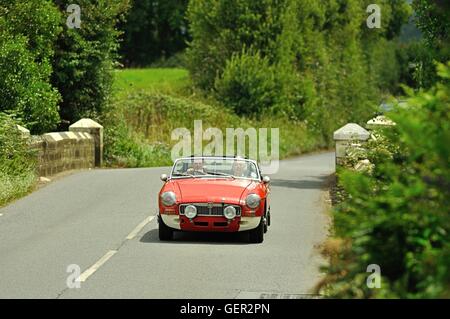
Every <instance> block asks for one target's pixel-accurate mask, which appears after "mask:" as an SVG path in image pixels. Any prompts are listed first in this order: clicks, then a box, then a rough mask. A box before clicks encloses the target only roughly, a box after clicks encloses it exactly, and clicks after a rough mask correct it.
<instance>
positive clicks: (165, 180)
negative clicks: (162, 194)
mask: <svg viewBox="0 0 450 319" xmlns="http://www.w3.org/2000/svg"><path fill="white" fill-rule="evenodd" d="M160 178H161V180H162V181H163V182H167V174H161V177H160Z"/></svg>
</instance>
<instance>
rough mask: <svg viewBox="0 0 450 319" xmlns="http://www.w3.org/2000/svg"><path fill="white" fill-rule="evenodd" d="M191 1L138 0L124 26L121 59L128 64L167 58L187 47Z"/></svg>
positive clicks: (149, 63)
mask: <svg viewBox="0 0 450 319" xmlns="http://www.w3.org/2000/svg"><path fill="white" fill-rule="evenodd" d="M187 4H188V0H134V1H133V6H132V8H131V9H130V10H129V13H128V14H127V17H126V21H125V22H123V23H122V24H121V27H120V29H121V30H123V31H124V35H123V42H122V43H121V46H120V54H121V56H122V58H121V61H122V62H123V63H124V64H125V65H126V66H128V67H136V66H148V65H151V64H153V63H155V62H156V61H159V60H167V59H170V58H171V57H172V56H174V55H175V54H176V53H178V52H180V51H182V50H183V49H184V48H185V47H186V41H187V40H188V34H187V21H186V19H185V12H186V8H187Z"/></svg>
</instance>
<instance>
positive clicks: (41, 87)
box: [0, 0, 61, 133]
mask: <svg viewBox="0 0 450 319" xmlns="http://www.w3.org/2000/svg"><path fill="white" fill-rule="evenodd" d="M59 19H60V14H59V12H58V10H57V9H56V8H55V7H54V5H53V4H52V3H51V1H47V0H46V1H41V0H30V1H26V2H22V1H19V0H13V1H11V0H0V101H1V102H0V111H4V112H8V113H12V114H14V115H15V116H17V117H18V118H20V119H21V120H22V121H23V122H24V123H26V125H27V126H28V128H29V129H30V130H31V131H32V132H33V133H42V132H45V131H48V130H52V129H54V128H55V126H56V125H57V124H58V122H59V115H58V102H59V101H60V95H59V93H58V92H57V90H56V89H55V88H53V87H52V86H51V85H50V83H49V79H50V75H51V73H52V68H51V65H50V61H51V59H52V58H53V54H54V50H53V47H54V43H55V41H56V37H57V36H58V34H59V33H60V32H61V28H60V27H59V26H58V21H59Z"/></svg>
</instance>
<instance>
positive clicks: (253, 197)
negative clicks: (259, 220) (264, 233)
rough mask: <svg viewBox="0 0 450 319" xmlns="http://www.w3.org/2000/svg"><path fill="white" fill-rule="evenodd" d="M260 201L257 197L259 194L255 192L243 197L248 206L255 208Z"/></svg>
mask: <svg viewBox="0 0 450 319" xmlns="http://www.w3.org/2000/svg"><path fill="white" fill-rule="evenodd" d="M260 203H261V197H259V195H257V194H250V195H248V196H247V198H246V199H245V204H246V205H247V206H248V207H249V208H256V207H258V206H259V204H260Z"/></svg>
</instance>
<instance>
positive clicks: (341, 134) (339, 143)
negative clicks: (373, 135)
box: [333, 123, 370, 165]
mask: <svg viewBox="0 0 450 319" xmlns="http://www.w3.org/2000/svg"><path fill="white" fill-rule="evenodd" d="M369 137H370V133H369V132H368V131H367V130H365V129H364V128H363V127H361V126H359V125H358V124H355V123H348V124H346V125H345V126H343V127H341V128H340V129H338V130H337V131H335V132H334V134H333V138H334V141H335V142H336V165H340V164H341V163H342V162H343V160H344V158H345V156H346V152H347V148H348V147H349V146H351V145H352V144H361V143H364V142H365V141H367V140H368V139H369Z"/></svg>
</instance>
